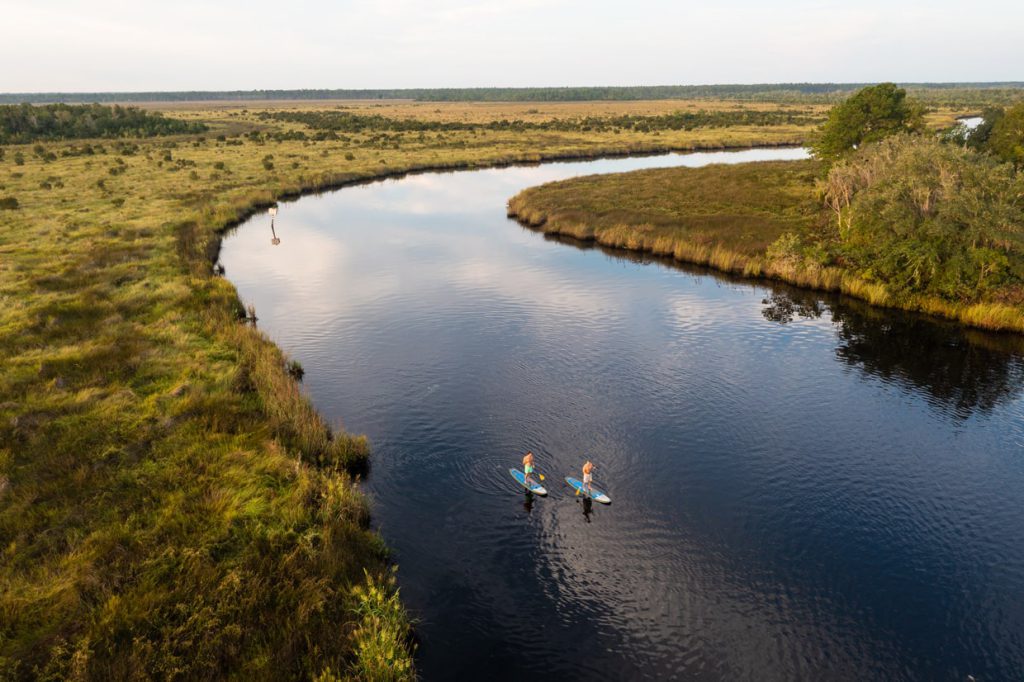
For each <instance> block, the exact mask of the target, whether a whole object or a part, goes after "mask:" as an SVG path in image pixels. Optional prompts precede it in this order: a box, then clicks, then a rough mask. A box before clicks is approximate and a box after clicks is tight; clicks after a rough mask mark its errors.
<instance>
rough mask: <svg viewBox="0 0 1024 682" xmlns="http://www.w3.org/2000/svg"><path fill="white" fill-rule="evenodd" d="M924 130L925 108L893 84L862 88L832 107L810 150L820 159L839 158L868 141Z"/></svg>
mask: <svg viewBox="0 0 1024 682" xmlns="http://www.w3.org/2000/svg"><path fill="white" fill-rule="evenodd" d="M923 129H924V110H923V108H922V107H921V106H920V105H919V104H917V103H916V102H914V101H913V100H908V99H907V91H906V90H904V89H903V88H897V87H896V85H895V84H893V83H881V84H879V85H872V86H869V87H866V88H863V89H861V90H859V91H857V92H856V93H854V94H853V95H852V96H850V97H849V98H848V99H847V100H846V101H845V102H843V103H842V104H840V105H838V106H836V107H833V108H832V111H830V112H829V114H828V120H827V121H826V122H825V125H824V126H822V129H821V131H820V132H819V134H818V136H817V138H816V139H815V140H814V141H813V142H812V143H811V151H813V152H814V155H815V156H817V157H818V158H820V159H827V160H835V159H839V158H841V157H843V156H845V155H846V154H848V153H849V152H851V151H853V150H854V149H858V148H860V147H861V146H862V145H864V144H866V143H868V142H878V141H879V140H882V139H884V138H886V137H889V136H890V135H895V134H897V133H911V132H920V131H921V130H923Z"/></svg>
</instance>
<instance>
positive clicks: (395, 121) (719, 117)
mask: <svg viewBox="0 0 1024 682" xmlns="http://www.w3.org/2000/svg"><path fill="white" fill-rule="evenodd" d="M258 116H259V118H260V119H261V120H274V121H284V122H290V123H301V124H303V125H306V126H308V127H310V128H312V129H314V130H318V131H330V132H333V133H361V132H367V131H390V132H443V131H465V130H481V129H483V130H516V131H523V130H557V131H564V132H573V131H606V130H614V129H620V130H636V131H639V132H653V131H661V130H693V129H696V128H725V127H731V126H743V125H746V126H776V125H791V124H796V125H806V124H808V123H814V122H817V121H820V120H821V118H820V117H818V116H814V115H812V114H808V113H806V112H804V111H800V110H796V109H789V110H782V111H756V110H748V109H737V110H728V111H704V110H700V111H678V112H673V113H668V114H656V115H649V116H643V115H630V114H625V115H621V116H581V117H570V118H556V119H550V120H546V121H524V120H522V119H514V120H508V119H501V120H495V121H488V122H485V123H467V122H462V121H430V120H422V119H412V118H404V119H400V118H389V117H387V116H381V115H380V114H356V113H353V112H350V111H264V112H260V114H259V115H258ZM322 137H323V136H322ZM326 137H328V138H329V137H330V136H329V135H328V136H326Z"/></svg>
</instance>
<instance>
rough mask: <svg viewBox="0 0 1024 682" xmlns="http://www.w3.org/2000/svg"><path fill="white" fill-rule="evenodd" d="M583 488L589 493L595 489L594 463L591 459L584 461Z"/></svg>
mask: <svg viewBox="0 0 1024 682" xmlns="http://www.w3.org/2000/svg"><path fill="white" fill-rule="evenodd" d="M583 488H584V490H586V491H587V495H590V494H591V493H592V492H593V491H594V463H593V462H591V461H590V460H589V459H588V460H587V461H586V462H584V463H583Z"/></svg>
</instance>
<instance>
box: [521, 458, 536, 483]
mask: <svg viewBox="0 0 1024 682" xmlns="http://www.w3.org/2000/svg"><path fill="white" fill-rule="evenodd" d="M533 472H534V468H533V453H532V452H527V453H526V455H525V456H524V457H523V475H524V476H525V479H524V480H525V481H526V485H527V486H529V485H531V484H533V483H536V481H534V480H533Z"/></svg>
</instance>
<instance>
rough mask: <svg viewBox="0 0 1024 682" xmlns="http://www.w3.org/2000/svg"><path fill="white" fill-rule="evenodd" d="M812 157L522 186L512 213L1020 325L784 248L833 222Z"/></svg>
mask: <svg viewBox="0 0 1024 682" xmlns="http://www.w3.org/2000/svg"><path fill="white" fill-rule="evenodd" d="M822 169H823V166H822V165H821V163H820V162H818V161H815V160H807V161H785V162H761V163H748V164H737V165H713V166H706V167H703V168H665V169H656V170H646V171H634V172H631V173H617V174H609V175H596V176H589V177H582V178H573V179H570V180H565V181H561V182H554V183H549V184H546V185H541V186H539V187H532V188H530V189H527V190H524V191H523V192H521V193H519V194H518V195H516V196H515V197H513V198H512V199H510V200H509V204H508V212H509V216H511V217H515V218H517V219H518V220H519V221H520V222H522V223H523V224H525V225H528V226H531V227H534V228H536V229H539V230H541V231H543V232H545V233H549V234H559V235H566V236H569V237H574V238H577V239H582V240H593V241H596V242H598V243H600V244H602V245H605V246H610V247H614V248H623V249H630V250H637V251H645V252H650V253H653V254H656V255H660V256H667V257H670V258H674V259H676V260H679V261H685V262H690V263H698V264H701V265H708V266H711V267H714V268H717V269H719V270H722V271H725V272H732V273H738V274H741V275H745V276H751V277H768V278H772V279H778V280H782V281H786V282H789V283H791V284H796V285H798V286H804V287H810V288H814V289H821V290H828V291H840V292H842V293H845V294H849V295H851V296H855V297H857V298H860V299H863V300H866V301H868V302H870V303H872V304H874V305H881V306H888V307H896V308H901V309H907V310H916V311H920V312H925V313H929V314H933V315H939V316H942V317H946V318H949V319H954V320H958V321H961V322H964V323H966V324H969V325H972V326H976V327H980V328H984V329H994V330H1007V331H1024V309H1022V308H1021V307H1020V306H1017V305H1010V304H1005V303H1002V302H996V301H981V302H977V303H971V304H957V303H952V302H949V301H946V300H943V299H939V298H934V297H926V296H895V295H893V294H892V293H891V292H889V291H888V290H887V289H886V288H885V287H884V286H883V285H881V284H878V283H875V282H868V281H864V280H862V279H860V278H858V277H856V276H854V275H853V274H852V273H850V272H848V271H846V270H844V269H843V268H840V267H820V266H813V265H810V264H808V263H807V261H806V260H804V259H799V258H796V257H794V256H793V255H792V253H791V250H787V249H780V248H779V244H780V242H781V241H782V240H780V238H782V237H783V235H795V236H796V237H797V238H798V239H802V240H803V241H806V242H813V241H814V239H815V237H814V236H813V235H814V233H816V232H817V231H819V228H820V227H821V226H822V225H823V224H824V223H825V222H826V221H827V220H829V216H828V215H827V214H826V212H825V211H824V209H823V208H822V203H821V200H820V198H819V197H818V196H817V190H816V180H818V179H819V178H820V177H821V173H822Z"/></svg>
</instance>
